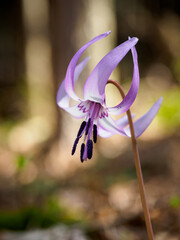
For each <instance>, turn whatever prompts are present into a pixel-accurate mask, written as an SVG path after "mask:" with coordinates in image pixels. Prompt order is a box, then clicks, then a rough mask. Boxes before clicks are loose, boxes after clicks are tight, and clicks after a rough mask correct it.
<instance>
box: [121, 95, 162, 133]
mask: <svg viewBox="0 0 180 240" xmlns="http://www.w3.org/2000/svg"><path fill="white" fill-rule="evenodd" d="M162 100H163V98H162V97H161V98H159V99H158V100H157V102H155V103H154V105H153V106H152V107H151V109H150V110H149V111H148V112H147V113H145V114H144V115H143V116H142V117H141V118H139V119H138V120H137V121H135V122H134V131H135V136H136V137H139V136H140V135H141V134H142V133H143V132H144V131H145V130H146V128H147V127H148V126H149V125H150V123H151V122H152V120H153V119H154V117H155V116H156V114H157V112H158V110H159V108H160V106H161V104H162ZM125 132H126V134H127V135H128V137H131V133H130V128H129V127H128V128H126V129H125Z"/></svg>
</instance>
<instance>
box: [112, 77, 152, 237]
mask: <svg viewBox="0 0 180 240" xmlns="http://www.w3.org/2000/svg"><path fill="white" fill-rule="evenodd" d="M107 83H111V84H113V85H115V86H116V87H117V88H118V90H119V92H120V94H121V96H122V98H124V97H125V94H124V91H123V90H122V88H121V86H120V85H119V83H117V82H116V81H114V80H108V82H107ZM126 113H127V116H128V121H129V126H130V131H131V140H132V148H133V154H134V160H135V166H136V173H137V178H138V183H139V190H140V195H141V202H142V207H143V211H144V216H145V222H146V228H147V233H148V238H149V240H154V234H153V229H152V224H151V218H150V214H149V209H148V205H147V200H146V192H145V187H144V181H143V175H142V170H141V163H140V157H139V151H138V146H137V141H136V137H135V132H134V126H133V121H132V116H131V112H130V109H129V110H128V111H127V112H126Z"/></svg>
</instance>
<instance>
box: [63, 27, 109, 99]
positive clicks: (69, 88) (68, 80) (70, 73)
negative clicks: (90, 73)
mask: <svg viewBox="0 0 180 240" xmlns="http://www.w3.org/2000/svg"><path fill="white" fill-rule="evenodd" d="M109 33H110V31H109V32H106V33H104V34H101V35H99V36H97V37H95V38H93V39H92V40H91V41H89V42H88V43H86V44H85V45H84V46H83V47H81V48H80V49H79V50H78V51H77V52H76V54H75V55H74V56H73V58H72V59H71V61H70V63H69V66H68V69H67V72H66V77H65V89H66V92H67V93H68V95H69V96H70V97H71V98H72V99H74V100H77V101H78V100H79V98H78V96H77V95H76V93H75V92H74V71H75V68H76V65H77V62H78V60H79V58H80V56H81V55H82V54H83V52H84V51H85V50H86V49H87V48H88V47H89V46H90V45H91V44H93V43H95V42H97V41H98V40H100V39H102V38H104V37H106V36H107V35H109Z"/></svg>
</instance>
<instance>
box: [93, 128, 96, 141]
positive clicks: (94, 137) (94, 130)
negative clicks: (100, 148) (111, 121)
mask: <svg viewBox="0 0 180 240" xmlns="http://www.w3.org/2000/svg"><path fill="white" fill-rule="evenodd" d="M93 141H94V143H96V142H97V126H96V124H94V125H93Z"/></svg>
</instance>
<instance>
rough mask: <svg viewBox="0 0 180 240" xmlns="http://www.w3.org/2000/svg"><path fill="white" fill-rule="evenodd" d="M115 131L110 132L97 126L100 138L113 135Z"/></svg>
mask: <svg viewBox="0 0 180 240" xmlns="http://www.w3.org/2000/svg"><path fill="white" fill-rule="evenodd" d="M114 134H115V133H112V132H108V131H106V130H104V129H103V128H101V127H99V128H98V135H99V136H100V137H102V138H108V137H111V136H113V135H114Z"/></svg>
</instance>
